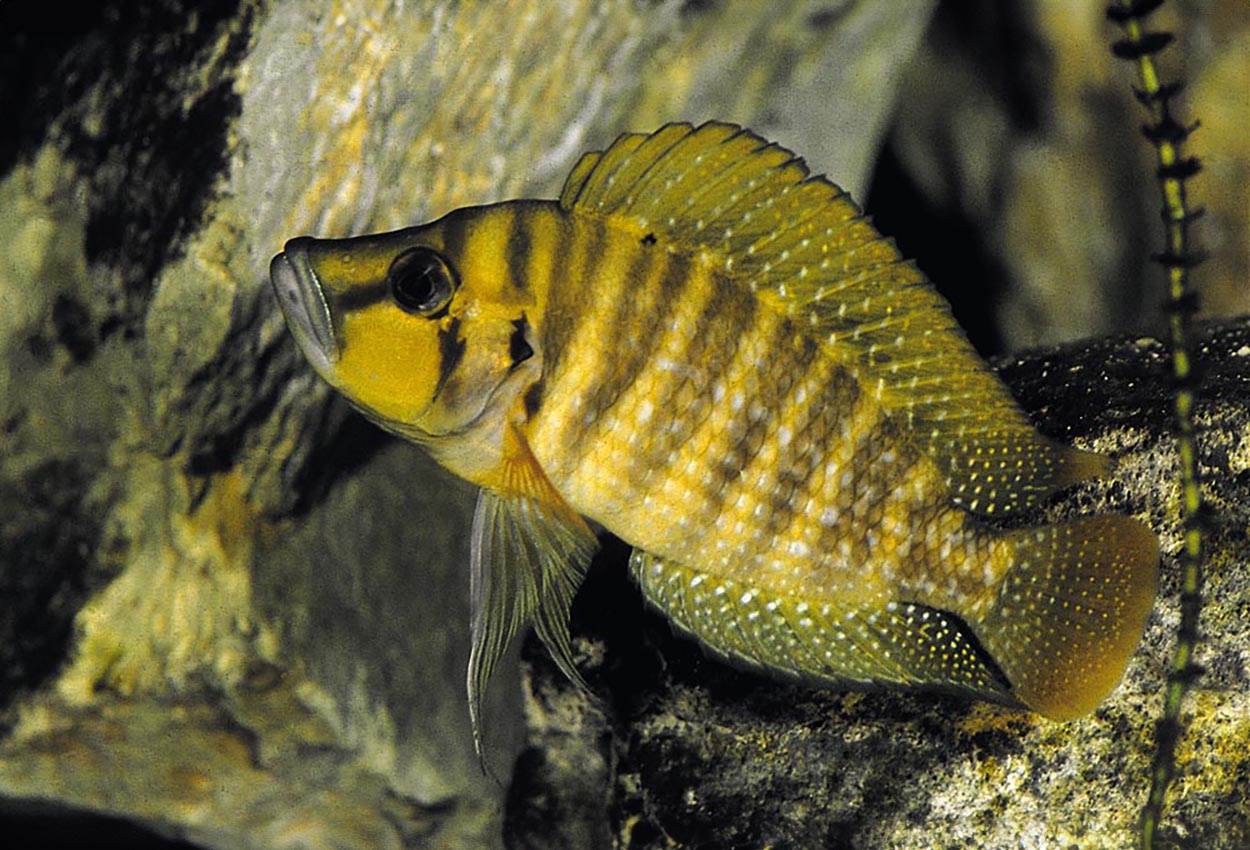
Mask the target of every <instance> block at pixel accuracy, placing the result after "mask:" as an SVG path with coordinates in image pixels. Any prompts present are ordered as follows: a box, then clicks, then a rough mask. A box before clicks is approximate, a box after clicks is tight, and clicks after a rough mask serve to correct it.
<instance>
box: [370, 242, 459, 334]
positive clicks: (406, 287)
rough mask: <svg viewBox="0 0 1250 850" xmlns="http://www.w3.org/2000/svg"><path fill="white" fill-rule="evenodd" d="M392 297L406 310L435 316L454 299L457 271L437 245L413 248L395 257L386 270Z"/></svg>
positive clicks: (421, 314)
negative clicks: (434, 246) (438, 250)
mask: <svg viewBox="0 0 1250 850" xmlns="http://www.w3.org/2000/svg"><path fill="white" fill-rule="evenodd" d="M386 281H387V284H388V285H389V286H390V289H391V297H392V298H394V299H395V303H396V304H398V305H399V306H400V307H401V308H402V309H403V310H405V311H406V312H409V313H414V314H416V315H418V316H426V317H432V316H434V315H436V314H438V313H440V312H441V311H442V310H444V309H445V308H446V307H447V305H448V304H449V303H450V302H451V296H452V293H453V292H454V291H455V288H456V283H457V281H456V273H455V271H454V270H453V269H452V267H451V263H449V262H447V260H446V259H445V258H444V257H443V255H442V254H440V253H438V252H437V251H435V250H434V249H433V248H425V247H420V248H411V249H409V250H407V251H405V252H404V253H402V254H400V255H399V256H398V257H396V258H395V261H394V262H393V263H391V267H390V269H389V270H388V271H387V273H386Z"/></svg>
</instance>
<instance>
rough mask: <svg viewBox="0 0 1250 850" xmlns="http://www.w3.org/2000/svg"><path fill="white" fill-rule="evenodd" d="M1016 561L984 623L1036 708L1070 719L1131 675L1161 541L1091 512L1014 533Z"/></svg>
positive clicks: (985, 638)
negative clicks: (1130, 663) (1128, 671)
mask: <svg viewBox="0 0 1250 850" xmlns="http://www.w3.org/2000/svg"><path fill="white" fill-rule="evenodd" d="M1007 540H1008V542H1009V543H1010V545H1012V546H1013V547H1014V550H1015V562H1014V564H1013V567H1012V569H1011V570H1010V571H1009V572H1008V574H1007V577H1006V579H1005V580H1004V581H1003V583H1002V586H1001V587H1000V588H999V591H998V594H997V598H996V600H995V601H994V602H993V603H992V604H991V605H989V606H988V612H987V613H986V614H985V615H984V616H982V617H981V618H980V620H979V622H978V623H977V624H976V626H975V628H976V631H977V633H978V635H979V637H980V638H981V640H982V642H983V643H984V644H985V646H986V648H987V649H988V650H989V651H990V653H991V654H992V655H993V656H994V658H995V659H996V660H997V661H998V662H999V664H1000V666H1001V667H1002V669H1003V671H1004V672H1005V673H1006V674H1007V678H1008V679H1009V680H1010V681H1011V683H1012V685H1013V693H1014V694H1015V696H1016V697H1018V698H1019V700H1020V701H1021V702H1023V703H1024V704H1025V705H1027V706H1028V707H1029V708H1031V709H1033V710H1034V711H1037V712H1038V713H1039V714H1043V715H1045V716H1047V717H1050V718H1053V719H1056V720H1066V719H1069V718H1072V717H1076V716H1078V715H1081V714H1084V713H1085V712H1087V711H1090V710H1092V709H1093V708H1094V706H1095V705H1097V704H1098V703H1099V701H1101V700H1102V698H1103V697H1105V696H1106V695H1107V693H1108V692H1110V691H1111V690H1112V689H1113V688H1114V687H1115V686H1116V684H1117V683H1118V682H1119V681H1120V677H1121V676H1122V675H1123V674H1124V667H1125V665H1126V664H1127V663H1128V659H1129V656H1130V655H1131V654H1132V652H1133V648H1134V647H1135V646H1136V645H1137V641H1138V638H1140V637H1141V632H1142V628H1143V627H1144V626H1145V623H1146V617H1147V616H1148V615H1149V613H1150V609H1151V608H1152V607H1153V605H1154V598H1155V583H1156V573H1157V570H1158V563H1159V549H1158V542H1157V541H1156V539H1155V536H1154V534H1153V533H1152V532H1151V531H1150V529H1148V528H1147V527H1146V526H1145V525H1142V524H1141V523H1139V522H1137V521H1136V520H1134V519H1131V518H1129V517H1125V516H1114V515H1109V516H1094V517H1084V518H1082V519H1078V520H1075V521H1072V522H1068V523H1063V524H1060V525H1054V526H1046V527H1044V528H1035V529H1024V530H1021V531H1015V532H1011V533H1010V534H1009V535H1008V537H1007Z"/></svg>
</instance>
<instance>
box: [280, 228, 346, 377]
mask: <svg viewBox="0 0 1250 850" xmlns="http://www.w3.org/2000/svg"><path fill="white" fill-rule="evenodd" d="M310 241H311V240H309V239H307V238H306V237H300V238H298V239H292V240H291V241H290V242H287V243H286V246H285V247H284V248H283V249H282V253H280V254H278V255H277V256H276V257H274V258H273V261H272V262H271V263H270V264H269V280H270V283H272V284H273V289H274V293H275V294H276V295H277V297H278V304H279V305H280V306H281V307H282V313H283V315H285V316H286V321H287V325H288V326H289V327H290V328H291V333H292V334H294V336H295V340H296V342H298V343H299V346H300V348H301V349H303V351H304V355H305V356H306V357H307V358H308V360H309V361H310V362H311V363H312V365H313V367H314V368H315V369H316V370H317V372H318V373H320V374H321V375H322V376H323V377H324V376H327V375H329V374H330V373H332V372H333V371H334V364H335V363H336V362H337V360H338V357H339V350H338V343H337V342H336V341H335V338H334V321H333V319H332V317H331V315H330V305H329V303H328V302H327V301H326V297H325V290H324V289H323V288H322V286H321V282H320V281H319V280H317V275H316V272H314V271H313V268H312V264H311V263H310V262H309V260H308V244H309V242H310Z"/></svg>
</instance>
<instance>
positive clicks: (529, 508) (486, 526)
mask: <svg viewBox="0 0 1250 850" xmlns="http://www.w3.org/2000/svg"><path fill="white" fill-rule="evenodd" d="M597 545H598V543H597V541H596V540H595V536H594V534H592V533H591V531H590V529H589V528H588V527H587V525H586V523H585V522H584V521H583V520H582V518H581V517H580V516H579V515H578V514H577V513H576V512H575V511H574V510H573V509H572V508H570V507H569V505H568V503H566V502H565V501H564V500H563V499H562V498H561V497H560V495H559V494H558V493H557V492H556V491H555V488H553V487H552V486H551V482H550V481H548V480H547V476H546V475H545V474H544V473H543V471H542V469H541V468H540V467H539V465H538V461H537V460H536V459H535V458H534V455H533V453H532V452H531V451H530V449H529V446H528V445H527V444H526V442H525V438H524V437H523V436H522V435H521V434H520V433H518V432H517V431H516V429H515V428H514V427H512V426H510V425H509V426H505V433H504V459H503V461H502V463H501V465H500V469H499V470H498V472H497V474H496V476H495V479H494V481H493V482H492V486H488V487H484V488H483V489H482V491H481V492H480V493H479V495H478V502H477V509H476V511H475V512H474V515H473V533H472V540H471V545H470V557H469V610H470V630H471V632H472V648H471V650H470V654H469V670H468V676H467V688H468V695H469V715H470V719H471V721H472V724H473V740H474V745H475V747H476V748H477V752H478V757H479V758H481V757H482V733H481V723H482V712H481V706H482V695H483V694H484V692H485V690H486V684H487V682H488V681H489V680H490V676H491V673H492V672H493V671H494V668H495V665H496V664H497V663H498V661H499V659H500V658H501V657H502V656H503V654H504V652H505V651H506V650H507V648H508V644H509V643H510V642H511V640H512V638H513V637H514V636H515V635H516V633H517V631H518V630H520V629H521V628H522V627H523V626H524V625H526V624H528V623H531V622H532V623H533V625H534V629H535V631H536V632H537V633H538V636H539V638H541V639H542V641H543V643H544V645H546V647H547V649H548V651H550V652H551V655H552V658H553V659H554V660H555V662H556V664H557V665H558V666H559V667H560V669H561V671H563V672H564V674H565V675H566V676H568V677H569V678H570V679H572V680H573V681H574V682H576V683H582V679H581V677H580V676H579V675H578V673H577V668H576V667H575V666H574V664H573V652H572V647H571V645H570V642H569V626H568V619H569V608H570V606H571V605H572V603H573V596H574V594H575V593H576V592H577V588H578V586H579V585H580V584H581V581H582V577H583V576H584V575H585V572H586V566H587V564H589V563H590V559H591V556H592V555H593V554H594V552H595V549H596V547H597Z"/></svg>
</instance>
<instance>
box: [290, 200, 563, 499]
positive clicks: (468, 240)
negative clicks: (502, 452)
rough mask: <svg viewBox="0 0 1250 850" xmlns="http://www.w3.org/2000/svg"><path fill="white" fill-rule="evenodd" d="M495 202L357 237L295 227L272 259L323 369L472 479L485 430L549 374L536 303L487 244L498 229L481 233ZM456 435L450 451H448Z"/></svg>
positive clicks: (351, 396)
mask: <svg viewBox="0 0 1250 850" xmlns="http://www.w3.org/2000/svg"><path fill="white" fill-rule="evenodd" d="M490 210H491V208H489V207H487V208H478V209H477V210H472V209H470V210H462V211H459V212H458V213H453V214H452V215H451V216H448V217H446V218H444V219H441V220H440V221H438V222H434V223H433V224H429V225H425V226H422V227H416V228H409V229H406V230H400V231H395V232H393V233H385V234H378V235H372V236H362V237H357V238H353V239H324V240H323V239H310V238H307V237H301V238H297V239H292V240H291V241H290V242H288V243H287V244H286V246H285V248H284V249H283V251H282V253H280V254H278V255H277V256H276V257H275V258H274V259H273V262H272V264H271V266H270V277H271V280H272V283H273V286H274V290H275V291H276V293H277V296H278V301H279V303H280V304H281V306H282V310H283V313H284V314H285V315H286V319H287V324H288V326H289V327H290V329H291V331H292V333H293V335H294V336H295V339H296V341H297V342H298V344H299V346H300V348H301V349H302V351H303V352H304V354H305V356H306V357H307V358H308V360H309V362H310V363H312V365H313V367H314V368H315V369H316V370H317V373H318V374H319V375H320V376H321V377H322V378H323V379H325V380H326V381H327V382H328V383H329V384H330V385H331V386H333V387H334V388H335V389H337V390H339V391H340V392H341V393H343V394H344V395H345V396H346V397H347V398H348V400H349V401H350V402H351V403H352V404H353V405H354V406H356V407H357V408H358V409H360V410H361V411H362V412H364V413H365V415H366V416H368V417H369V418H371V419H373V420H374V421H376V422H377V423H378V424H380V425H381V426H382V427H384V428H386V429H388V430H390V431H393V432H395V433H398V434H400V435H401V436H404V437H407V438H408V439H411V440H413V441H414V442H417V443H420V444H422V445H425V446H427V448H429V449H430V450H431V451H432V453H433V454H435V456H436V457H438V458H439V459H440V460H444V461H445V463H446V465H449V466H452V467H453V471H456V472H458V473H459V474H461V475H464V476H465V477H469V478H470V479H472V478H473V477H476V476H473V475H472V474H471V472H472V470H471V469H470V468H468V467H483V466H488V465H489V461H490V459H489V458H483V457H477V458H474V457H468V456H464V455H466V454H469V455H471V454H473V450H472V449H471V448H469V447H471V446H478V447H481V446H483V445H484V444H485V443H488V442H489V440H483V439H482V438H481V434H480V433H479V432H480V431H481V430H482V429H483V428H484V427H486V426H490V425H492V424H495V425H498V424H499V423H500V422H502V420H503V418H504V417H505V416H506V415H507V414H508V412H509V411H510V410H512V409H514V408H515V407H516V406H517V402H518V399H519V398H520V396H521V395H522V394H523V393H524V391H525V390H526V389H527V388H528V387H529V386H530V385H531V384H533V383H534V382H535V381H537V380H538V378H539V377H540V375H541V357H540V356H539V353H538V351H537V349H538V344H537V341H536V339H535V336H534V333H533V330H532V328H531V327H530V325H529V322H528V319H527V312H526V310H527V307H532V304H531V303H530V302H529V301H527V298H526V297H525V291H524V288H523V287H518V286H517V285H516V284H515V283H513V282H512V280H511V275H510V274H509V273H508V272H507V271H506V269H504V270H502V271H501V268H500V261H501V258H500V257H497V256H494V255H493V253H492V252H491V251H490V250H483V246H485V247H486V248H487V249H488V248H489V246H490V244H491V243H492V242H493V241H494V240H492V239H489V238H485V236H489V230H490V222H489V219H490V218H491V215H490ZM475 234H476V238H475ZM483 234H485V236H483ZM475 248H476V249H475ZM488 430H489V429H488ZM494 430H498V428H495V429H494ZM466 437H472V439H465V438H466ZM440 444H441V445H442V448H443V450H444V451H443V452H440V451H438V448H439V446H440ZM449 444H455V448H454V450H451V454H452V455H455V456H456V457H457V459H456V460H455V461H454V462H450V461H448V459H447V458H446V457H444V456H443V455H445V454H446V453H447V451H448V450H449V449H448V445H449Z"/></svg>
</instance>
